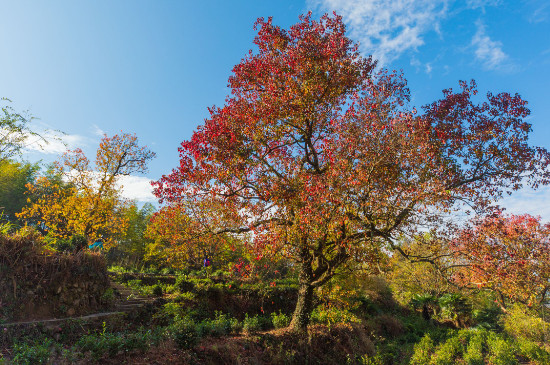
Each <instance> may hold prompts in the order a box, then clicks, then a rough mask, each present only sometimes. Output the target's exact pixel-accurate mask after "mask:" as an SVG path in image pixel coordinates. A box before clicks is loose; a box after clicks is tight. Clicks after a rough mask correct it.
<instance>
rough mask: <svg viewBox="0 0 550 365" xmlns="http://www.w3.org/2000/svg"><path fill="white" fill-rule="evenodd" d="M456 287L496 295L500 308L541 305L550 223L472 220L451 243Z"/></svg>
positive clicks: (548, 275)
mask: <svg viewBox="0 0 550 365" xmlns="http://www.w3.org/2000/svg"><path fill="white" fill-rule="evenodd" d="M451 248H452V249H453V250H454V252H455V253H456V255H457V259H458V260H459V261H460V262H461V263H462V264H464V265H465V266H464V267H463V270H461V271H459V272H458V274H457V275H456V279H457V280H458V282H459V283H461V284H463V285H466V286H469V285H474V286H477V287H478V288H485V289H490V290H493V291H495V292H496V293H498V294H499V299H500V302H501V305H503V306H505V305H506V303H507V302H509V301H510V302H516V301H519V302H522V303H524V304H527V305H534V304H540V303H543V302H544V301H545V300H547V299H548V295H549V294H550V293H549V290H550V223H546V224H542V223H541V221H540V217H533V216H530V215H528V214H525V215H510V216H505V215H502V214H497V215H495V216H492V217H486V218H483V219H477V220H475V222H474V225H473V226H472V227H470V228H468V229H464V230H462V231H461V232H460V234H459V235H458V236H457V238H456V240H454V241H453V243H452V245H451Z"/></svg>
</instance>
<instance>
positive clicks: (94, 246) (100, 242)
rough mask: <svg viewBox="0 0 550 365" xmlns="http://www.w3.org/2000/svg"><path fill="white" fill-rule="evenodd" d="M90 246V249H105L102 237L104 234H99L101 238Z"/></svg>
mask: <svg viewBox="0 0 550 365" xmlns="http://www.w3.org/2000/svg"><path fill="white" fill-rule="evenodd" d="M88 248H89V249H90V250H93V249H99V250H102V249H103V237H102V236H99V238H98V239H97V240H96V241H95V242H94V243H92V244H91V245H89V246H88Z"/></svg>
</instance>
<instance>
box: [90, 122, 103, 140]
mask: <svg viewBox="0 0 550 365" xmlns="http://www.w3.org/2000/svg"><path fill="white" fill-rule="evenodd" d="M92 129H93V131H94V134H95V135H96V136H98V137H101V138H103V136H104V135H105V134H106V133H105V131H104V130H103V129H101V128H99V127H98V126H97V125H96V124H94V125H92Z"/></svg>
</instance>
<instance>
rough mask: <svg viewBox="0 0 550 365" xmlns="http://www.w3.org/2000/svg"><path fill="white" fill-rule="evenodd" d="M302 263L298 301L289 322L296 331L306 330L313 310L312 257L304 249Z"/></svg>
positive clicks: (303, 331)
mask: <svg viewBox="0 0 550 365" xmlns="http://www.w3.org/2000/svg"><path fill="white" fill-rule="evenodd" d="M302 259H303V261H302V263H301V266H302V267H301V270H300V275H299V282H300V289H299V290H298V301H297V303H296V309H294V314H293V315H292V321H291V322H290V328H292V330H294V331H296V332H302V333H306V332H307V325H308V324H309V318H310V316H311V312H313V289H314V287H313V286H312V285H311V283H312V282H313V270H312V267H311V264H312V258H311V256H310V255H309V253H308V252H307V250H304V252H302Z"/></svg>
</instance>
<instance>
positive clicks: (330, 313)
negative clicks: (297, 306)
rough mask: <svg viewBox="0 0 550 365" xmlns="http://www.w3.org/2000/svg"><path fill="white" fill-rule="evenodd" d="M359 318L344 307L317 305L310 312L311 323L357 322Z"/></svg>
mask: <svg viewBox="0 0 550 365" xmlns="http://www.w3.org/2000/svg"><path fill="white" fill-rule="evenodd" d="M359 322H361V320H360V319H359V318H358V317H357V316H356V315H355V314H353V313H351V312H350V311H348V310H346V309H341V308H338V307H333V306H331V307H326V306H318V307H317V308H315V309H314V310H313V312H312V313H311V323H318V324H325V325H327V326H329V327H330V326H331V325H333V324H335V323H344V324H347V323H359Z"/></svg>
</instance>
